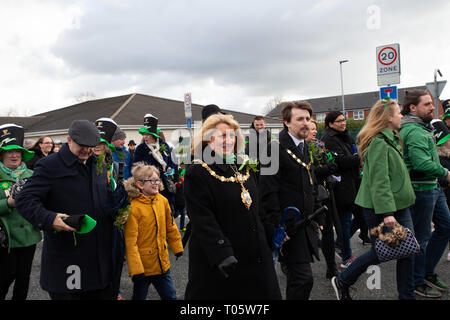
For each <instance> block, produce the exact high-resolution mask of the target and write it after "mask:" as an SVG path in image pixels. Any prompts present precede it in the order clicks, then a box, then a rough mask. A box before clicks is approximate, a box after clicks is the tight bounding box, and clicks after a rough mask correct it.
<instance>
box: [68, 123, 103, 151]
mask: <svg viewBox="0 0 450 320" xmlns="http://www.w3.org/2000/svg"><path fill="white" fill-rule="evenodd" d="M69 137H70V138H72V140H73V141H75V142H76V143H77V144H79V145H81V146H86V147H95V146H96V145H98V144H99V143H100V133H99V132H98V129H97V127H96V126H95V124H94V123H93V122H90V121H89V120H73V121H72V123H71V124H70V127H69Z"/></svg>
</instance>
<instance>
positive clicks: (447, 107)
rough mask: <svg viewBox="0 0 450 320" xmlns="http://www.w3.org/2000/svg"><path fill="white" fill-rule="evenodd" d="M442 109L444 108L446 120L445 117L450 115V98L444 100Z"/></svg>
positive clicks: (443, 117)
mask: <svg viewBox="0 0 450 320" xmlns="http://www.w3.org/2000/svg"><path fill="white" fill-rule="evenodd" d="M442 109H444V115H443V116H442V120H445V118H448V117H450V99H447V100H444V101H443V102H442Z"/></svg>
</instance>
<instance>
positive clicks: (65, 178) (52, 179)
mask: <svg viewBox="0 0 450 320" xmlns="http://www.w3.org/2000/svg"><path fill="white" fill-rule="evenodd" d="M99 141H100V134H99V131H98V130H97V127H96V126H95V124H94V123H92V122H90V121H88V120H74V121H72V123H71V125H70V127H69V136H68V137H67V143H64V144H63V146H62V148H61V150H60V151H59V152H58V153H55V154H52V155H50V156H48V157H45V158H43V159H41V160H40V161H39V162H37V163H36V166H35V168H34V173H33V175H32V176H31V177H30V178H29V179H28V181H27V183H26V184H25V186H24V187H23V189H22V191H21V192H20V193H19V195H18V197H17V198H16V206H17V210H18V211H19V212H20V214H21V215H22V216H23V217H24V218H25V219H27V220H28V221H29V222H31V223H32V224H33V225H34V226H36V227H38V228H40V229H42V230H44V242H43V248H42V259H41V279H40V284H41V287H42V289H44V290H45V291H47V292H48V293H49V295H50V298H51V299H52V300H79V299H107V300H109V299H111V298H112V290H111V259H112V258H111V252H112V248H111V245H112V225H113V217H112V215H111V214H109V213H108V212H107V211H106V210H105V209H104V206H105V203H106V201H107V188H106V187H105V186H106V184H107V176H106V173H105V172H106V170H104V171H103V173H102V174H97V166H96V157H95V156H93V155H92V148H93V147H95V146H96V145H98V144H99ZM83 215H85V216H83ZM88 217H90V218H92V219H93V220H94V221H96V225H95V227H94V228H93V229H92V230H91V231H90V232H87V233H76V232H75V231H77V230H78V227H77V226H76V225H75V224H72V225H73V226H74V227H71V226H69V225H68V224H66V223H65V222H64V221H67V222H68V221H71V220H75V218H79V222H80V223H81V224H82V225H83V224H84V221H87V222H89V221H90V219H88ZM64 219H67V220H64ZM68 223H69V222H68ZM75 227H77V228H75ZM89 229H90V228H89ZM89 229H88V231H89ZM80 232H81V231H80Z"/></svg>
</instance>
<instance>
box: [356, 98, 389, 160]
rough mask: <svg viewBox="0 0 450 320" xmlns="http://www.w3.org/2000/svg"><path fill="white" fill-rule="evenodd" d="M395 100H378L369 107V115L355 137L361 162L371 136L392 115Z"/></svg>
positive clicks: (385, 125)
mask: <svg viewBox="0 0 450 320" xmlns="http://www.w3.org/2000/svg"><path fill="white" fill-rule="evenodd" d="M396 105H397V102H396V101H395V100H390V99H389V100H386V99H383V100H378V101H377V102H376V103H375V104H374V105H373V107H372V108H371V109H370V113H369V116H368V117H367V120H366V123H365V124H364V127H363V128H362V129H361V131H360V132H359V133H358V136H357V138H356V144H357V145H358V152H359V156H360V159H361V164H362V163H363V162H364V155H365V154H366V151H367V148H368V147H369V144H370V142H371V141H372V139H373V137H375V135H377V134H378V133H379V132H381V131H382V130H384V129H386V128H387V127H388V125H389V120H390V119H389V117H392V116H393V115H394V111H395V109H394V107H395V106H396Z"/></svg>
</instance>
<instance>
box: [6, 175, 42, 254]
mask: <svg viewBox="0 0 450 320" xmlns="http://www.w3.org/2000/svg"><path fill="white" fill-rule="evenodd" d="M32 174H33V171H31V170H29V169H27V170H26V171H25V172H24V173H23V174H22V176H21V179H27V178H29V177H31V175H32ZM15 182H16V181H15V180H14V179H13V178H11V177H9V176H8V175H6V174H5V173H4V172H2V171H0V220H1V222H2V223H3V225H4V226H5V229H6V232H7V234H8V239H9V248H8V252H9V250H10V249H11V248H22V247H28V246H31V245H33V244H36V243H38V242H39V241H41V239H42V235H41V231H40V230H39V229H38V228H36V227H34V226H33V225H32V224H31V223H29V222H28V221H27V220H25V218H23V217H22V216H21V215H20V214H19V212H18V211H17V210H16V209H11V208H10V207H9V206H8V203H7V200H8V196H9V192H8V189H9V187H10V186H11V184H14V183H15Z"/></svg>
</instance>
